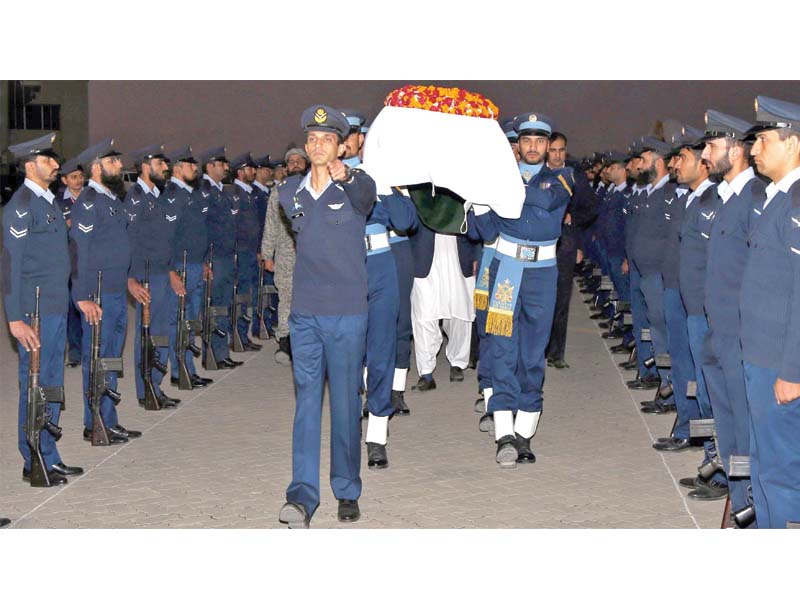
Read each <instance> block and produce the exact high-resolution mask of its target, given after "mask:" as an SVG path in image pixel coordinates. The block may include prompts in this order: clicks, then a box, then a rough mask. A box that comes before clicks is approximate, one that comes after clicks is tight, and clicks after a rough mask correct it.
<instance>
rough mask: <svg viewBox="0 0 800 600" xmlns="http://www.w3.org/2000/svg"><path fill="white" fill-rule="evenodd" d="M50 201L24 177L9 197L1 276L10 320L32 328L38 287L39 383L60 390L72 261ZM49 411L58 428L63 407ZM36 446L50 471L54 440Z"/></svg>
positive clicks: (23, 377)
mask: <svg viewBox="0 0 800 600" xmlns="http://www.w3.org/2000/svg"><path fill="white" fill-rule="evenodd" d="M29 186H30V187H29ZM48 198H49V199H50V202H48V200H47V199H48ZM53 201H54V197H53V194H52V193H51V192H49V191H46V190H43V189H42V188H40V187H39V186H37V185H36V184H35V183H33V182H32V181H30V180H28V179H26V180H25V183H24V184H23V185H22V186H21V187H20V188H19V189H18V190H17V191H16V192H14V195H13V196H11V199H10V200H9V201H8V204H6V206H5V208H4V209H3V257H2V275H3V291H4V294H5V295H4V306H5V311H6V318H7V320H8V321H9V322H12V321H24V322H25V323H27V324H30V317H29V316H28V315H31V314H33V312H34V309H35V306H36V287H37V286H38V287H39V293H40V297H39V314H40V326H41V330H40V334H39V340H40V342H41V350H40V360H41V365H40V375H39V384H40V385H42V386H45V387H62V386H63V385H64V345H65V343H66V335H67V308H68V305H69V289H68V284H69V272H70V260H69V250H68V242H67V223H66V222H65V221H64V217H63V215H62V213H61V210H60V209H59V207H58V206H57V205H55V204H54V203H53ZM17 349H18V351H19V370H18V381H19V415H18V416H19V418H18V434H19V435H18V446H19V451H20V454H22V458H23V459H24V461H25V467H24V468H25V469H27V470H28V471H30V468H31V453H30V449H29V448H28V443H27V438H26V436H25V418H26V412H27V400H28V391H27V386H28V368H29V365H30V354H29V353H28V351H27V350H25V348H24V347H23V346H22V344H19V343H18V344H17ZM47 409H48V411H49V413H50V421H51V422H52V423H53V424H54V425H58V421H59V416H60V414H61V405H60V404H57V403H54V402H49V403H48V405H47ZM39 448H40V450H41V452H42V457H43V458H44V462H45V465H44V466H45V468H46V469H47V470H48V471H50V470H51V469H52V467H53V465H55V464H57V463H60V462H61V457H60V456H59V454H58V449H57V448H56V442H55V439H54V438H53V436H52V435H50V433H48V432H47V431H46V430H42V432H41V438H40V444H39Z"/></svg>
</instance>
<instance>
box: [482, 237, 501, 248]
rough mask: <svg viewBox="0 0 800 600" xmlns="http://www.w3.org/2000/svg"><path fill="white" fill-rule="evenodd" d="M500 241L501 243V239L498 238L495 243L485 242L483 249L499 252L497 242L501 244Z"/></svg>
mask: <svg viewBox="0 0 800 600" xmlns="http://www.w3.org/2000/svg"><path fill="white" fill-rule="evenodd" d="M499 241H500V238H499V237H498V238H497V239H496V240H495V241H493V242H491V243H489V242H484V243H483V247H484V248H493V249H494V250H497V242H499Z"/></svg>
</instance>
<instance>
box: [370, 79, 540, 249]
mask: <svg viewBox="0 0 800 600" xmlns="http://www.w3.org/2000/svg"><path fill="white" fill-rule="evenodd" d="M498 116H499V111H498V109H497V106H496V105H494V104H493V103H492V102H491V101H490V100H488V99H486V98H484V97H483V96H481V95H480V94H474V93H471V92H467V91H465V90H460V89H459V88H438V87H434V86H405V87H403V88H400V89H398V90H394V91H393V92H392V93H390V94H389V96H388V97H387V99H386V102H385V106H384V107H383V109H381V112H380V113H379V114H378V116H377V117H376V118H375V120H374V121H373V123H372V125H371V126H370V129H369V133H368V134H367V138H366V141H365V143H364V164H363V168H364V170H365V171H366V172H367V173H369V174H370V175H371V176H372V177H373V179H375V182H376V183H377V184H378V189H379V191H380V190H384V191H385V190H387V189H388V188H389V187H391V186H411V185H414V184H428V185H431V191H432V192H434V194H435V189H436V188H447V190H450V191H452V192H453V193H454V194H455V195H456V196H457V197H459V198H458V199H460V200H462V201H463V204H461V202H458V204H459V206H458V210H459V211H461V213H460V217H461V218H460V220H461V222H460V224H459V226H458V227H456V228H454V227H452V224H453V223H454V222H455V220H458V219H454V218H452V216H451V215H448V218H446V219H437V218H436V217H437V215H435V214H427V215H426V214H423V213H425V212H428V211H421V212H420V217H421V218H422V220H423V222H425V224H426V225H428V226H429V227H432V228H433V229H435V230H437V231H440V232H441V233H456V232H458V231H461V232H462V233H463V232H464V231H466V229H465V227H466V225H465V219H464V218H463V214H464V211H465V210H468V209H469V207H470V205H472V204H482V205H486V206H489V207H491V208H492V209H493V210H494V211H495V212H496V213H497V214H499V215H500V216H502V217H506V218H517V217H519V215H520V213H521V212H522V204H523V202H524V200H525V188H524V186H523V184H522V179H521V177H520V175H519V168H518V166H517V162H516V160H515V159H514V155H513V153H512V152H511V148H510V146H509V144H508V140H507V138H506V136H505V134H504V133H503V131H502V129H501V128H500V125H499V124H498V122H497V120H496V119H497V117H498ZM428 195H429V196H430V195H431V194H428ZM433 199H434V202H435V203H441V204H442V206H441V207H438V209H437V210H442V211H445V210H450V211H451V212H452V209H453V206H452V201H453V199H454V196H453V195H450V202H449V206H446V205H447V204H448V201H447V200H445V201H444V202H442V201H441V200H440V198H439V197H438V196H436V197H435V198H433ZM417 206H418V210H419V207H420V205H419V203H417ZM434 212H437V211H434ZM445 222H446V223H445ZM429 223H430V224H429ZM431 224H432V225H433V226H432V225H431Z"/></svg>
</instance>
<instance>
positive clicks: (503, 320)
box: [486, 309, 514, 337]
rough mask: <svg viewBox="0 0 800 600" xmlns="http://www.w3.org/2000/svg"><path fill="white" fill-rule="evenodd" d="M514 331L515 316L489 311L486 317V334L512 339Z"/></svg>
mask: <svg viewBox="0 0 800 600" xmlns="http://www.w3.org/2000/svg"><path fill="white" fill-rule="evenodd" d="M513 330H514V314H513V313H508V312H497V311H494V310H492V309H489V314H488V315H486V333H490V334H492V335H499V336H502V337H511V333H512V331H513Z"/></svg>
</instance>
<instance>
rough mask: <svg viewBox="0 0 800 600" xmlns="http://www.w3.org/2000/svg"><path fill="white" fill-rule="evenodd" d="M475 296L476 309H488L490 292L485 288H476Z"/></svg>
mask: <svg viewBox="0 0 800 600" xmlns="http://www.w3.org/2000/svg"><path fill="white" fill-rule="evenodd" d="M473 298H474V300H475V310H486V308H487V307H488V306H489V292H487V291H485V290H475V293H474V294H473Z"/></svg>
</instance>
